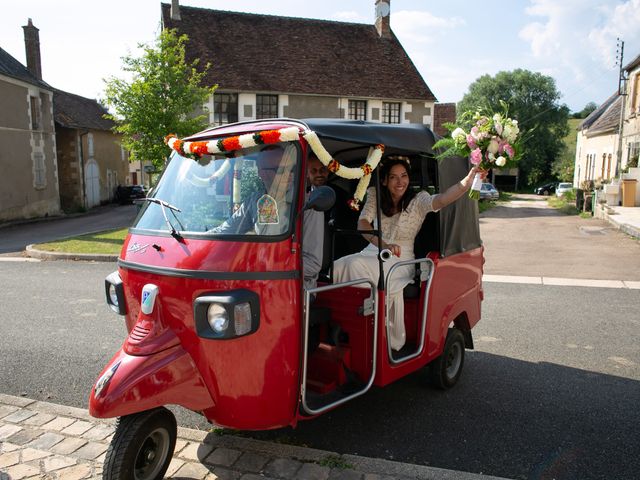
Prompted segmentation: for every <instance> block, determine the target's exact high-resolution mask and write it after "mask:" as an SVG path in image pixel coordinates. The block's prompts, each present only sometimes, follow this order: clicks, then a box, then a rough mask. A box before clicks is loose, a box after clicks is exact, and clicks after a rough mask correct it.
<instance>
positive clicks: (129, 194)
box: [116, 185, 147, 205]
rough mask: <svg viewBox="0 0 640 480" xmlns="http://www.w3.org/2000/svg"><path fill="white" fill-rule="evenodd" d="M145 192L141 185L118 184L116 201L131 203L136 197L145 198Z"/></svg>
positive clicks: (121, 203)
mask: <svg viewBox="0 0 640 480" xmlns="http://www.w3.org/2000/svg"><path fill="white" fill-rule="evenodd" d="M146 196H147V193H146V192H145V191H144V187H143V186H142V185H118V188H116V201H117V202H118V203H120V205H124V204H125V203H133V201H134V200H136V199H137V198H145V197H146Z"/></svg>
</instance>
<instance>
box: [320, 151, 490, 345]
mask: <svg viewBox="0 0 640 480" xmlns="http://www.w3.org/2000/svg"><path fill="white" fill-rule="evenodd" d="M409 168H410V165H409V159H408V158H406V157H389V158H387V159H386V160H385V161H384V162H383V163H382V166H381V167H380V173H379V175H380V178H381V180H382V186H383V188H382V189H381V195H380V197H381V210H382V215H381V218H382V227H381V229H380V230H381V232H382V245H381V247H382V249H389V250H390V251H391V253H392V254H393V256H392V257H391V258H390V259H389V260H387V261H386V262H385V263H384V273H385V275H386V274H387V272H388V271H389V269H390V268H391V267H392V266H393V264H394V263H396V262H400V261H404V260H412V259H413V258H414V253H413V242H414V240H415V238H416V235H417V234H418V231H419V230H420V228H421V226H422V222H423V221H424V217H425V216H426V215H427V213H429V212H432V211H438V210H440V209H441V208H444V207H446V206H447V205H449V204H450V203H453V202H454V201H456V200H457V199H458V198H460V197H461V196H462V195H463V194H465V193H466V192H467V191H468V190H469V189H470V188H471V184H472V183H473V178H474V176H475V174H476V173H478V172H479V173H480V174H481V176H482V178H484V177H486V174H487V172H485V171H483V170H479V169H478V168H477V167H473V168H472V169H471V170H470V171H469V173H468V174H467V176H466V177H464V178H463V179H462V180H460V181H459V182H458V183H456V184H454V185H452V186H451V187H449V188H448V189H447V190H446V191H445V192H443V193H439V194H437V195H429V193H427V192H425V191H421V192H418V193H416V192H414V191H413V190H411V189H409ZM376 208H377V206H376V194H375V189H374V188H370V189H369V190H368V192H367V200H366V202H365V204H364V207H363V208H362V213H361V214H360V218H359V220H358V230H372V229H373V228H374V225H375V224H376ZM364 237H365V239H366V240H367V241H368V242H370V243H369V245H368V246H367V247H366V248H365V249H364V250H362V251H361V252H359V253H354V254H352V255H347V256H346V257H342V258H339V259H338V260H336V261H335V263H334V270H333V277H334V281H336V282H346V281H349V280H355V279H357V278H369V279H371V280H373V282H374V283H377V282H378V275H379V272H380V271H379V266H378V265H379V264H378V237H377V236H376V235H373V234H364ZM414 272H415V269H414V266H413V265H405V266H402V267H398V268H396V269H395V271H394V273H393V276H392V278H391V279H390V282H389V284H387V285H386V288H387V291H388V292H389V294H390V295H389V298H390V303H391V304H390V305H389V310H388V311H389V319H388V321H389V325H390V327H391V328H390V329H389V330H390V338H389V342H390V344H391V348H392V349H393V350H400V349H401V348H402V347H403V345H404V343H405V338H406V334H405V328H404V301H403V298H402V290H403V289H404V287H405V286H407V284H409V283H411V282H412V281H413V276H414Z"/></svg>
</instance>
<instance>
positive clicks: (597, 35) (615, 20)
mask: <svg viewBox="0 0 640 480" xmlns="http://www.w3.org/2000/svg"><path fill="white" fill-rule="evenodd" d="M638 25H640V0H628V1H626V2H624V3H622V4H620V5H617V6H616V7H615V8H614V9H613V10H612V11H611V12H610V16H609V18H608V21H607V22H606V24H605V25H604V26H603V27H602V28H597V29H596V28H594V29H592V30H591V31H590V32H589V42H590V43H591V45H592V46H593V48H594V50H595V53H596V54H597V57H598V59H599V60H600V62H602V63H603V64H604V65H608V66H610V65H613V64H614V63H615V62H616V58H615V54H616V52H615V51H614V45H615V44H616V39H617V38H620V39H621V40H624V41H625V44H626V47H627V48H628V47H629V46H635V47H638V46H640V33H639V32H638ZM627 48H625V49H627ZM638 54H640V51H630V50H628V49H627V51H626V54H625V60H624V63H627V62H628V61H630V60H632V59H633V58H635V56H636V55H638Z"/></svg>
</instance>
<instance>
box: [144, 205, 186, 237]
mask: <svg viewBox="0 0 640 480" xmlns="http://www.w3.org/2000/svg"><path fill="white" fill-rule="evenodd" d="M140 201H147V202H151V203H155V204H157V205H160V208H161V209H162V216H163V217H164V221H165V223H166V224H167V227H169V230H170V231H171V236H172V237H173V238H175V239H176V240H177V241H179V242H182V243H184V237H183V236H182V235H181V234H180V232H179V231H178V230H176V227H174V226H173V223H171V221H170V220H169V217H167V210H166V209H167V208H168V209H169V210H170V211H171V214H172V215H173V216H174V217H175V219H176V220H177V221H178V224H179V225H180V228H181V229H182V230H184V225H182V222H180V219H179V218H178V216H177V215H176V213H175V212H181V211H182V210H180V209H179V208H178V207H174V206H173V205H171V204H170V203H168V202H165V201H164V200H160V199H159V198H153V197H145V198H141V199H140Z"/></svg>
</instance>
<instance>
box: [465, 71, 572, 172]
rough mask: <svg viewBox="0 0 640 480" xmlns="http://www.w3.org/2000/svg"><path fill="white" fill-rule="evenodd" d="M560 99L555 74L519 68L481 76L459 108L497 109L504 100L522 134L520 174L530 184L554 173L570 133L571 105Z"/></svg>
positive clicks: (470, 88)
mask: <svg viewBox="0 0 640 480" xmlns="http://www.w3.org/2000/svg"><path fill="white" fill-rule="evenodd" d="M559 99H560V93H559V92H558V90H557V89H556V84H555V81H554V80H553V78H551V77H548V76H546V75H542V74H541V73H535V72H530V71H528V70H522V69H517V70H514V71H512V72H499V73H497V74H496V76H495V77H491V76H490V75H483V76H482V77H480V78H478V79H477V80H476V81H475V82H473V83H472V84H471V85H470V86H469V92H468V93H467V94H465V96H464V97H463V98H462V100H461V101H460V103H459V104H458V112H459V114H461V113H462V112H465V111H468V110H472V111H473V110H477V109H483V110H486V111H495V110H496V109H497V108H499V107H498V106H499V105H500V101H501V100H502V101H504V102H505V103H506V104H507V105H508V108H509V111H508V114H509V116H510V117H511V118H515V119H517V120H518V126H519V127H520V132H521V134H522V138H523V144H522V149H523V156H522V158H521V159H520V162H519V164H518V168H519V169H520V178H524V179H525V181H526V182H527V183H528V184H530V185H531V184H534V183H536V182H538V181H540V180H542V179H546V178H549V177H550V176H551V166H552V163H553V161H554V160H555V159H556V158H558V157H559V156H560V155H561V154H562V152H563V151H564V148H565V147H564V143H563V141H562V139H563V137H564V136H565V135H566V134H567V133H568V126H567V119H568V116H569V109H568V108H567V107H566V106H565V105H560V104H559V103H558V100H559Z"/></svg>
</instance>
